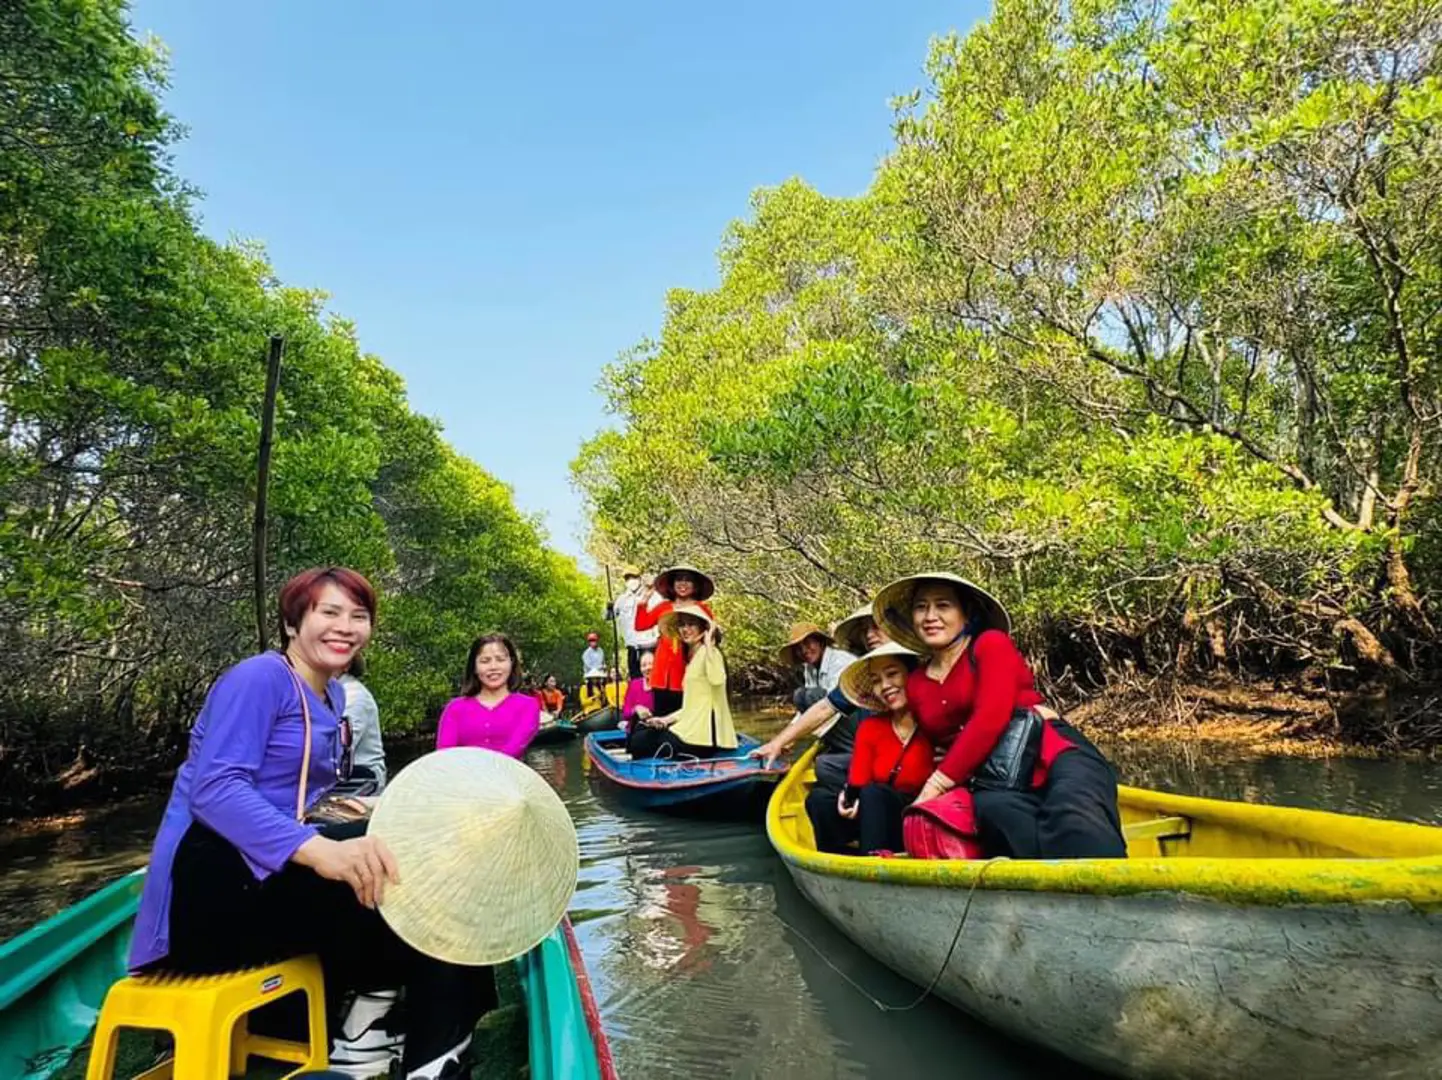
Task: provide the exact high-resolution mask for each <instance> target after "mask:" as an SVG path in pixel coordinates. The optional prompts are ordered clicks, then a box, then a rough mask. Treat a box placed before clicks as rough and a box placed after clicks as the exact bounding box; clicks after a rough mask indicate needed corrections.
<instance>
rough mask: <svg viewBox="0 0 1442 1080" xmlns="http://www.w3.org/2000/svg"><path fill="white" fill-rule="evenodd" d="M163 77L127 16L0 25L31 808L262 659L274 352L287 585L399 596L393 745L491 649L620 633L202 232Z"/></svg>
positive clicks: (167, 731)
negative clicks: (585, 627) (293, 580)
mask: <svg viewBox="0 0 1442 1080" xmlns="http://www.w3.org/2000/svg"><path fill="white" fill-rule="evenodd" d="M162 76H163V68H162V64H161V54H160V52H159V49H158V47H157V46H155V45H153V44H146V43H141V42H137V41H135V40H134V39H132V38H131V36H130V34H129V31H128V29H127V27H126V23H125V9H124V5H123V4H122V3H120V2H118V0H20V2H18V3H14V4H7V5H4V7H3V11H0V724H3V729H0V777H3V778H4V781H3V782H4V784H5V788H6V790H7V792H9V791H13V792H15V793H16V797H20V796H22V795H24V794H25V792H26V791H27V790H30V789H32V788H33V787H34V786H35V785H38V784H43V783H44V782H45V781H48V780H51V779H53V778H54V777H55V776H56V775H57V774H60V773H61V772H62V770H68V771H66V772H65V774H64V775H65V776H66V777H67V781H66V782H67V783H78V782H80V780H83V779H85V778H87V777H97V776H105V775H109V776H112V777H113V776H116V775H118V774H123V772H124V771H125V770H126V769H128V768H133V769H145V768H150V769H153V768H154V763H155V761H157V760H160V761H165V760H167V759H171V758H173V756H174V754H175V752H176V750H177V748H178V747H179V746H180V745H182V742H181V740H182V739H183V737H184V732H185V730H186V728H187V727H188V726H189V723H190V720H191V718H192V716H193V714H194V709H195V707H196V705H197V703H198V699H199V696H200V695H201V694H202V693H203V692H204V690H205V688H206V686H207V685H208V683H209V681H210V680H211V679H212V678H213V677H214V676H215V674H216V673H217V672H218V671H220V670H221V669H222V668H224V667H225V666H227V665H228V664H230V663H232V662H233V661H234V660H236V659H238V658H239V657H240V656H242V655H244V654H245V652H247V651H248V650H251V649H253V648H254V645H255V632H254V624H253V616H252V611H251V606H250V589H251V579H250V574H251V570H250V559H251V553H250V548H251V514H252V507H253V505H254V497H255V472H256V462H255V455H256V446H257V442H258V440H259V427H260V418H259V410H260V403H261V397H262V392H263V387H264V381H265V370H264V369H265V365H264V354H265V348H266V342H267V338H268V337H269V335H271V334H273V333H279V334H282V335H283V336H284V337H285V339H286V353H285V360H284V365H283V367H282V378H281V386H280V395H279V400H278V407H277V416H276V432H275V447H274V455H273V461H272V473H271V487H270V531H269V539H270V550H269V553H268V565H269V571H270V580H269V581H268V582H267V585H268V588H269V589H270V591H271V595H274V592H275V590H276V588H277V587H278V586H279V585H280V583H281V582H282V581H283V580H284V579H285V578H286V577H287V576H289V575H290V574H292V573H294V572H295V571H297V570H299V569H302V568H304V567H306V566H310V565H325V564H342V565H350V566H354V567H356V568H357V569H359V570H361V571H362V572H364V573H366V574H367V575H369V576H371V577H372V579H373V580H374V581H375V582H376V584H377V585H378V587H379V588H380V590H381V594H382V600H381V617H380V622H379V627H378V635H377V638H376V642H375V645H374V647H373V665H372V666H373V670H374V675H373V676H372V677H371V679H370V682H371V683H372V689H373V691H374V693H375V694H376V697H377V698H378V700H379V703H380V706H381V713H382V717H383V718H384V720H385V723H386V724H387V726H388V727H390V728H392V729H393V730H396V729H405V728H411V727H414V726H416V725H418V724H421V723H423V722H425V721H427V720H432V719H434V716H435V713H436V710H437V709H438V707H439V705H440V704H442V703H443V702H444V700H445V698H446V697H447V696H448V695H449V694H451V693H453V692H454V689H455V687H456V685H457V683H458V682H459V677H460V668H461V666H462V664H463V662H464V659H465V655H466V650H467V648H468V646H469V644H470V641H471V640H472V638H473V637H475V636H476V635H477V634H479V633H482V632H484V631H487V630H505V631H507V632H509V633H511V634H512V635H513V636H514V637H515V638H516V640H517V642H518V644H519V645H520V647H521V648H522V650H523V651H524V652H525V654H526V655H527V657H528V659H529V660H531V661H532V662H533V663H544V664H557V665H559V663H560V660H561V658H562V657H564V658H565V659H566V660H568V661H571V662H574V660H573V656H574V653H575V650H576V645H575V643H576V641H577V640H578V636H579V633H578V628H579V627H581V625H582V624H583V623H585V622H586V620H588V619H594V618H596V617H597V615H598V613H599V610H600V607H601V598H600V595H599V590H598V589H597V587H596V586H595V584H594V583H593V582H591V581H589V580H587V579H586V578H584V577H583V576H582V575H581V574H580V573H579V571H578V570H577V569H576V567H575V566H574V564H573V563H572V562H571V561H569V560H567V559H563V558H561V557H560V556H558V555H556V554H555V553H554V552H552V551H549V550H548V549H547V548H546V546H545V542H546V538H545V536H544V534H543V532H542V530H541V529H540V528H539V526H538V525H537V523H536V522H535V521H533V520H531V519H529V518H527V517H526V516H524V515H522V514H520V513H519V512H518V511H517V510H516V508H515V506H514V503H513V501H512V498H511V493H510V491H509V490H507V489H506V488H505V487H504V486H503V485H501V484H500V483H498V482H497V481H496V480H495V479H494V478H492V477H491V476H489V475H488V474H487V473H485V472H484V471H483V470H481V469H480V468H479V467H477V466H476V465H474V464H472V463H471V462H469V461H466V460H465V459H463V458H461V457H459V456H458V455H456V454H455V453H454V452H453V451H451V450H450V449H449V448H448V447H447V446H446V444H445V442H444V441H443V439H442V437H441V433H440V431H439V429H438V428H437V426H436V425H435V424H434V423H433V422H432V421H430V420H428V419H426V418H423V417H420V416H417V415H416V414H414V413H413V412H412V411H411V409H410V406H409V404H408V402H407V400H406V395H405V388H404V385H403V383H402V381H401V379H400V378H399V377H398V376H397V375H396V374H395V373H394V372H392V371H390V370H388V369H387V368H386V367H385V366H384V365H383V364H382V363H381V362H380V360H378V359H377V358H375V357H372V356H367V355H365V354H364V353H362V352H361V350H360V348H359V346H358V344H357V341H356V337H355V334H354V332H353V329H352V328H351V326H350V325H349V324H347V323H346V322H344V321H343V320H339V319H335V318H326V317H324V316H323V314H322V307H323V301H324V297H323V296H322V295H321V294H319V293H315V292H311V291H306V290H301V289H295V288H287V287H283V286H282V285H280V284H279V283H278V282H277V281H276V279H275V275H274V273H273V271H272V270H271V268H270V266H269V265H268V263H267V262H266V260H265V257H264V255H263V253H262V252H260V251H259V250H257V249H254V248H251V247H247V246H223V245H219V244H216V243H214V242H212V241H211V240H209V239H207V238H206V237H204V236H203V235H202V234H201V233H200V232H199V230H198V229H197V227H196V224H195V222H194V220H193V218H192V215H191V211H190V207H189V203H188V196H187V194H186V192H185V189H184V185H183V184H181V183H180V182H179V181H178V180H177V179H176V178H175V177H174V176H173V174H172V173H171V172H170V171H169V168H168V164H167V157H166V155H167V150H168V147H169V145H170V143H171V141H172V140H173V138H174V137H175V135H176V131H175V129H174V127H173V126H172V125H171V123H170V122H169V120H168V119H167V118H166V117H165V115H164V113H163V111H162V110H161V107H160V103H159V100H158V98H157V96H156V94H157V92H158V90H159V89H160V87H161V80H162ZM271 633H272V644H273V643H274V637H273V635H274V630H272V631H271ZM22 778H23V781H24V783H23V784H22V783H20V782H19V781H20V780H21V779H22ZM77 778H80V779H77ZM12 780H14V781H17V782H16V783H14V784H13V785H12V783H11V781H12Z"/></svg>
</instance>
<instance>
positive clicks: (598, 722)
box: [573, 705, 621, 735]
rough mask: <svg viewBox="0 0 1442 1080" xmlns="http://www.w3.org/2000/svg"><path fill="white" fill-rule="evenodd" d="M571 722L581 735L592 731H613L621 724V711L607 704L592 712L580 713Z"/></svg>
mask: <svg viewBox="0 0 1442 1080" xmlns="http://www.w3.org/2000/svg"><path fill="white" fill-rule="evenodd" d="M573 723H574V724H575V726H576V730H577V731H579V732H580V733H581V734H582V735H589V734H591V733H592V732H593V731H613V730H615V729H616V728H617V727H619V726H620V724H621V711H620V710H619V709H615V708H612V707H611V706H610V705H607V706H605V707H604V708H601V709H596V710H595V711H594V712H589V713H581V714H580V715H579V716H577V717H575V719H574V720H573Z"/></svg>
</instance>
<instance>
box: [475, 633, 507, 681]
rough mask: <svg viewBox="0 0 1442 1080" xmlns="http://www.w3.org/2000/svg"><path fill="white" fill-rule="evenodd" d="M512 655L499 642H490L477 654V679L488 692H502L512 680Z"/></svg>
mask: <svg viewBox="0 0 1442 1080" xmlns="http://www.w3.org/2000/svg"><path fill="white" fill-rule="evenodd" d="M511 667H512V665H511V654H510V653H509V652H507V651H506V647H505V646H504V645H502V644H501V643H500V642H499V641H488V642H487V643H486V644H484V645H482V646H481V651H480V652H478V653H477V654H476V678H477V679H479V680H480V681H481V685H482V686H483V687H485V688H486V689H487V690H501V689H504V688H505V686H506V684H507V683H508V682H509V681H510V678H511Z"/></svg>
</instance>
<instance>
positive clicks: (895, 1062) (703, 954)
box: [0, 716, 1442, 1080]
mask: <svg viewBox="0 0 1442 1080" xmlns="http://www.w3.org/2000/svg"><path fill="white" fill-rule="evenodd" d="M743 726H745V725H743ZM751 726H752V727H753V729H754V730H756V731H757V732H758V733H767V732H769V731H773V730H775V727H776V721H775V718H774V717H769V718H763V717H760V716H754V717H752V718H751ZM1107 749H1108V751H1109V752H1110V754H1111V756H1112V757H1113V760H1114V761H1116V762H1117V764H1118V767H1119V769H1120V771H1121V773H1122V777H1123V780H1124V781H1126V782H1128V783H1134V784H1139V785H1142V786H1147V787H1157V788H1163V789H1166V790H1171V791H1178V792H1185V793H1188V794H1199V795H1210V796H1216V797H1221V798H1237V799H1247V800H1250V801H1266V802H1273V803H1278V804H1284V805H1293V806H1308V807H1321V808H1325V809H1332V810H1338V811H1345V812H1350V813H1359V814H1369V815H1375V816H1385V817H1394V818H1402V819H1406V820H1412V821H1421V822H1427V823H1431V824H1439V825H1442V766H1438V765H1429V764H1426V763H1420V762H1380V761H1370V760H1360V759H1353V758H1330V759H1299V758H1285V757H1237V758H1231V759H1227V760H1216V759H1215V758H1214V757H1208V758H1203V757H1200V756H1198V754H1197V753H1196V752H1195V751H1192V750H1190V749H1189V748H1186V747H1182V748H1178V749H1176V750H1174V751H1170V752H1163V751H1161V750H1159V749H1157V748H1156V747H1155V746H1150V747H1146V748H1142V747H1137V746H1134V745H1132V746H1128V745H1118V746H1112V747H1107ZM528 760H529V762H530V764H531V765H532V766H533V767H535V768H536V769H537V771H539V772H540V773H541V774H542V775H543V776H545V777H546V779H547V780H548V781H549V782H550V783H551V785H552V786H553V787H554V788H555V789H556V790H557V791H558V792H560V794H561V796H562V798H563V799H564V800H565V801H566V803H567V805H568V806H569V807H570V810H571V814H572V816H573V817H574V819H575V822H576V829H577V832H578V834H579V837H580V844H581V876H580V884H579V888H578V889H577V891H576V895H575V899H574V900H573V901H572V908H571V912H572V919H573V921H574V922H575V925H576V931H577V934H578V936H579V938H580V942H581V947H582V950H583V952H584V953H585V957H586V963H587V967H588V969H589V971H590V974H591V978H592V981H593V984H594V988H595V991H596V996H597V999H598V1001H599V1002H600V1006H601V1011H602V1016H603V1020H604V1022H605V1026H606V1029H607V1032H608V1034H609V1036H610V1038H611V1043H612V1049H613V1051H614V1053H615V1056H616V1062H617V1066H618V1068H619V1070H620V1072H621V1075H622V1076H626V1077H651V1076H666V1075H677V1076H687V1077H694V1078H707V1077H785V1078H787V1080H791V1078H795V1080H809V1078H817V1080H821V1078H829V1077H847V1078H851V1077H858V1078H859V1077H886V1078H888V1080H890V1078H895V1077H910V1076H926V1075H931V1074H934V1073H937V1072H943V1073H945V1074H946V1075H956V1074H957V1073H959V1072H960V1073H964V1074H965V1075H967V1076H968V1077H974V1078H981V1080H993V1078H997V1080H1003V1078H1005V1080H1009V1078H1020V1077H1033V1076H1040V1075H1051V1074H1058V1075H1062V1074H1065V1075H1069V1076H1073V1077H1078V1078H1081V1077H1086V1076H1088V1075H1090V1074H1087V1073H1086V1072H1084V1071H1082V1070H1080V1069H1079V1068H1078V1067H1076V1066H1074V1065H1071V1064H1069V1063H1066V1062H1063V1061H1061V1060H1060V1059H1057V1058H1055V1057H1052V1056H1050V1055H1048V1054H1046V1053H1043V1052H1041V1051H1038V1050H1035V1049H1033V1048H1031V1047H1028V1046H1025V1045H1022V1044H1019V1043H1017V1042H1014V1041H1012V1040H1010V1039H1007V1038H1005V1037H1003V1036H1001V1035H999V1034H997V1033H995V1032H993V1031H991V1030H989V1029H988V1028H986V1027H984V1026H983V1025H981V1024H978V1023H977V1022H975V1021H973V1020H971V1019H970V1018H969V1017H967V1016H966V1015H964V1014H962V1013H960V1012H958V1011H956V1010H955V1009H952V1008H951V1007H950V1006H948V1005H946V1004H944V1003H943V1002H941V1001H939V1000H936V999H934V998H930V999H926V1000H924V1001H922V1002H921V1003H920V1004H918V1005H917V1006H916V1007H914V1008H912V1009H909V1010H907V1011H902V1012H883V1011H881V1010H880V1009H878V1008H877V1007H876V1005H875V1004H873V1001H872V999H875V1000H878V1001H881V1002H884V1003H887V1004H891V1005H904V1004H907V1003H910V1002H912V1001H914V1000H915V999H916V998H917V996H918V990H917V988H916V987H915V986H913V985H912V984H910V983H908V982H906V981H905V980H903V979H901V978H899V977H897V976H895V975H893V974H892V973H891V972H889V971H888V970H887V969H885V968H884V967H882V966H881V965H879V964H877V963H875V962H874V961H872V960H871V959H870V958H868V957H867V956H866V955H865V954H864V953H862V952H861V951H860V950H858V949H857V948H855V947H854V946H853V945H851V943H850V942H849V941H848V940H847V939H846V938H845V937H844V936H843V935H842V934H841V933H840V932H839V931H837V930H836V929H835V928H833V927H832V926H831V925H830V924H829V923H828V922H826V920H825V919H823V918H822V917H821V916H820V915H819V914H817V913H816V912H815V911H814V910H813V909H812V908H811V906H810V905H809V904H808V903H807V902H806V900H805V899H804V898H802V897H801V895H800V894H799V893H798V892H797V890H796V888H795V887H794V886H793V885H792V883H791V880H790V878H789V877H788V875H787V873H786V871H785V869H784V867H783V866H782V864H781V861H780V860H779V859H778V858H777V857H776V856H775V855H774V854H773V853H772V851H771V848H770V845H769V844H768V843H767V841H766V835H765V830H764V826H763V824H762V820H761V813H762V808H761V806H760V805H759V804H758V803H752V804H750V805H744V804H743V805H739V806H735V807H733V808H732V811H731V813H730V814H729V815H727V816H726V817H725V818H724V819H721V820H717V819H714V818H709V817H697V816H694V815H693V816H675V815H665V814H652V813H646V812H644V811H640V810H636V809H632V808H629V807H628V806H627V805H626V804H624V803H623V802H621V801H620V800H619V799H618V798H617V797H616V796H615V794H614V793H613V791H611V790H609V789H607V788H606V787H604V786H603V784H604V782H603V781H600V780H599V779H597V778H595V777H593V776H591V775H589V774H588V772H587V771H586V770H585V769H584V768H583V763H582V755H581V747H580V744H579V743H572V744H570V745H567V746H562V747H557V748H554V749H553V748H536V749H533V750H532V751H530V753H529V755H528ZM161 805H162V803H161V802H160V801H159V800H150V801H144V802H141V803H135V804H131V805H128V806H125V807H122V808H117V809H115V810H113V811H111V812H109V813H106V814H103V815H97V816H95V817H93V818H88V819H87V820H86V821H85V823H84V824H83V826H81V825H77V826H75V827H71V828H66V829H63V830H60V831H48V832H43V833H36V834H33V835H23V836H9V837H0V871H3V878H0V939H3V938H6V937H9V936H10V935H11V934H13V933H15V932H17V931H19V930H21V929H23V928H24V927H25V926H27V925H29V924H31V923H33V922H35V921H36V920H38V919H40V918H43V917H45V916H47V915H49V914H52V913H53V912H55V911H58V910H60V909H61V908H62V907H64V906H65V905H66V904H69V903H73V902H74V901H75V900H78V899H80V898H81V897H82V896H84V895H86V894H87V893H89V892H91V891H93V890H94V889H96V888H98V887H99V886H100V885H102V884H104V883H105V882H106V881H108V880H110V879H111V878H113V877H114V876H116V875H117V874H120V873H122V872H124V871H127V870H130V869H133V868H135V867H138V866H141V865H143V864H144V861H145V858H146V854H147V848H148V845H149V843H150V841H151V839H152V837H153V832H154V828H155V825H156V822H157V820H158V818H159V813H160V809H161Z"/></svg>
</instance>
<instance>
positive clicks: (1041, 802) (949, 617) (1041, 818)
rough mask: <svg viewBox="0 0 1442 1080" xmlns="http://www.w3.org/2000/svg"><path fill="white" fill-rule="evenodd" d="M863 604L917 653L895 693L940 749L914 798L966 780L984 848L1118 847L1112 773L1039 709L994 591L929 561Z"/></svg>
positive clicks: (1120, 852)
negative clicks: (902, 689) (929, 566)
mask: <svg viewBox="0 0 1442 1080" xmlns="http://www.w3.org/2000/svg"><path fill="white" fill-rule="evenodd" d="M872 611H873V613H874V615H875V617H876V621H877V623H878V624H879V625H881V626H882V627H883V628H885V630H886V631H887V633H889V634H890V635H891V637H892V639H893V640H895V641H896V642H898V643H900V644H902V645H905V646H906V647H907V648H910V649H914V650H916V651H917V652H919V653H923V654H925V655H926V657H927V660H926V662H925V663H923V664H921V665H920V666H918V667H917V669H916V670H915V671H914V672H912V673H911V676H910V678H909V679H908V680H907V684H906V696H907V700H908V701H909V702H910V705H911V709H912V711H913V713H914V714H915V716H916V721H917V723H918V724H919V725H920V726H921V729H922V730H923V731H924V732H925V733H926V734H927V736H928V737H929V738H930V739H931V740H932V742H933V743H935V744H936V745H937V747H938V748H939V749H940V750H942V751H944V756H943V757H942V759H941V762H940V764H938V765H937V767H936V770H935V771H934V772H933V773H932V774H931V776H930V777H929V778H928V780H927V782H926V786H925V787H924V788H923V789H922V790H921V793H920V794H919V795H918V796H917V798H916V802H917V804H921V803H925V802H927V801H928V800H932V799H945V798H947V797H948V794H949V793H950V792H953V791H957V790H959V789H965V790H969V791H970V793H971V797H972V801H973V804H974V807H975V813H976V822H977V826H978V829H979V832H980V837H981V841H982V844H983V846H984V848H985V850H986V853H987V855H989V856H991V855H1005V856H1009V857H1011V858H1013V859H1062V858H1125V857H1126V842H1125V841H1124V840H1123V839H1122V832H1121V821H1120V816H1119V814H1118V811H1117V781H1116V773H1115V772H1114V771H1113V770H1112V767H1111V765H1110V764H1109V763H1108V762H1107V760H1106V759H1105V758H1104V757H1103V756H1102V754H1101V752H1100V751H1099V750H1097V748H1096V747H1094V746H1093V745H1092V744H1091V743H1090V742H1089V741H1088V740H1087V739H1086V738H1085V737H1084V736H1083V735H1082V734H1081V733H1080V732H1079V731H1077V730H1076V729H1075V728H1073V727H1072V726H1071V725H1070V724H1067V723H1065V722H1064V721H1062V719H1061V717H1060V716H1058V714H1057V713H1056V712H1054V711H1053V710H1051V709H1049V708H1047V707H1046V705H1045V702H1044V700H1043V698H1042V696H1041V694H1039V693H1038V692H1037V689H1036V682H1035V680H1034V679H1033V677H1032V673H1031V669H1030V668H1029V667H1028V666H1027V663H1026V660H1025V659H1024V658H1023V657H1022V655H1021V653H1020V652H1019V651H1018V649H1017V647H1016V645H1015V643H1014V642H1013V641H1012V639H1011V632H1010V631H1011V619H1010V617H1009V616H1008V615H1007V612H1006V609H1005V608H1004V607H1003V606H1002V604H1001V602H1000V601H999V600H997V599H996V597H994V596H992V595H991V594H990V593H989V592H987V591H986V590H985V589H983V588H981V587H980V586H979V585H976V584H974V583H973V582H970V581H967V580H966V579H965V578H962V577H959V576H957V575H956V574H952V573H948V572H945V571H934V572H928V573H923V574H912V575H911V576H909V577H904V578H901V579H900V580H898V581H894V582H892V583H891V584H890V585H888V586H886V588H884V589H882V590H881V591H880V592H879V593H877V595H876V599H875V601H874V602H873V604H872Z"/></svg>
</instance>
